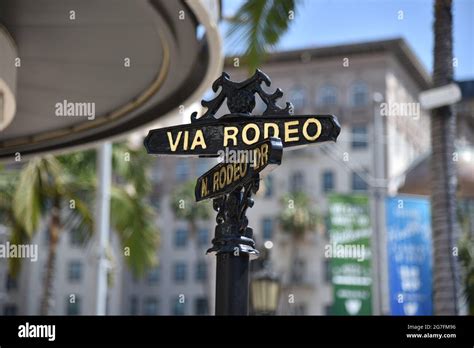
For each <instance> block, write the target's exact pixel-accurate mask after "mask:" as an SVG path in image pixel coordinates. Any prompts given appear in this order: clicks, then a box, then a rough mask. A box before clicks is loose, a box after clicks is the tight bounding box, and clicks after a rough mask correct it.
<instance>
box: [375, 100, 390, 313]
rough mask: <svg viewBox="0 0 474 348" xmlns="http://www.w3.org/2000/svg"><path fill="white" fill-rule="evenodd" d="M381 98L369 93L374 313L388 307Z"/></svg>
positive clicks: (382, 311) (383, 311)
mask: <svg viewBox="0 0 474 348" xmlns="http://www.w3.org/2000/svg"><path fill="white" fill-rule="evenodd" d="M382 101H383V95H382V94H381V93H378V92H377V93H374V94H373V96H372V107H373V121H374V123H373V132H372V141H373V144H372V155H373V178H374V180H373V187H372V204H371V205H372V212H373V215H372V226H373V239H372V268H373V273H372V274H373V276H374V279H373V284H374V286H373V287H372V289H373V296H374V298H373V303H374V308H373V310H374V314H376V315H382V314H386V313H385V311H386V310H388V309H387V308H386V307H387V306H385V305H384V302H386V301H385V299H387V298H388V294H387V291H385V286H384V284H385V283H386V282H387V279H386V277H384V275H386V273H387V267H386V263H385V262H383V259H384V258H383V254H384V251H385V249H386V244H385V239H384V238H383V236H384V231H385V226H384V223H383V215H384V214H385V211H384V207H385V200H384V196H385V190H384V189H383V187H382V185H383V181H384V179H385V173H384V172H385V156H384V153H385V142H384V141H382V139H383V138H384V126H383V120H382V116H381V115H380V103H381V102H382Z"/></svg>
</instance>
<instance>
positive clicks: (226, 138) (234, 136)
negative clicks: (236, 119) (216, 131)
mask: <svg viewBox="0 0 474 348" xmlns="http://www.w3.org/2000/svg"><path fill="white" fill-rule="evenodd" d="M231 132H232V133H231ZM238 132H239V129H238V128H237V127H230V126H229V127H224V146H229V145H228V144H229V140H232V142H233V146H237V133H238Z"/></svg>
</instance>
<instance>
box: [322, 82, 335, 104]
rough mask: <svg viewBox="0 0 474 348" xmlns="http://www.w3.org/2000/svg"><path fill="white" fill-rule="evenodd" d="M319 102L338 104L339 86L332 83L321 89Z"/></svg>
mask: <svg viewBox="0 0 474 348" xmlns="http://www.w3.org/2000/svg"><path fill="white" fill-rule="evenodd" d="M319 103H320V104H321V105H325V106H331V105H336V103H337V88H336V87H335V86H332V85H326V86H323V87H322V88H321V90H320V91H319Z"/></svg>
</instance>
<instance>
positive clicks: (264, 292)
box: [250, 241, 280, 315]
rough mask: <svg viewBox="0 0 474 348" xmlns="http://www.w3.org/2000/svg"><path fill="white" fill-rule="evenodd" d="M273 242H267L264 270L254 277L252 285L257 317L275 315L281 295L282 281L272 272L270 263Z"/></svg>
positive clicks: (251, 289)
mask: <svg viewBox="0 0 474 348" xmlns="http://www.w3.org/2000/svg"><path fill="white" fill-rule="evenodd" d="M272 247H273V243H272V242H271V241H267V242H265V255H264V257H265V258H264V260H263V265H262V269H260V270H259V271H257V272H256V273H255V275H254V276H253V277H252V282H251V285H250V291H251V299H252V306H253V311H254V313H255V314H257V315H275V314H276V311H277V307H278V300H279V297H280V296H279V295H280V279H279V277H278V275H277V274H276V273H275V272H274V271H273V270H272V267H271V262H270V249H271V248H272Z"/></svg>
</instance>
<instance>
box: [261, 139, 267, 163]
mask: <svg viewBox="0 0 474 348" xmlns="http://www.w3.org/2000/svg"><path fill="white" fill-rule="evenodd" d="M261 153H262V157H261V165H262V166H264V165H265V164H267V163H268V144H263V145H262V148H261Z"/></svg>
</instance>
